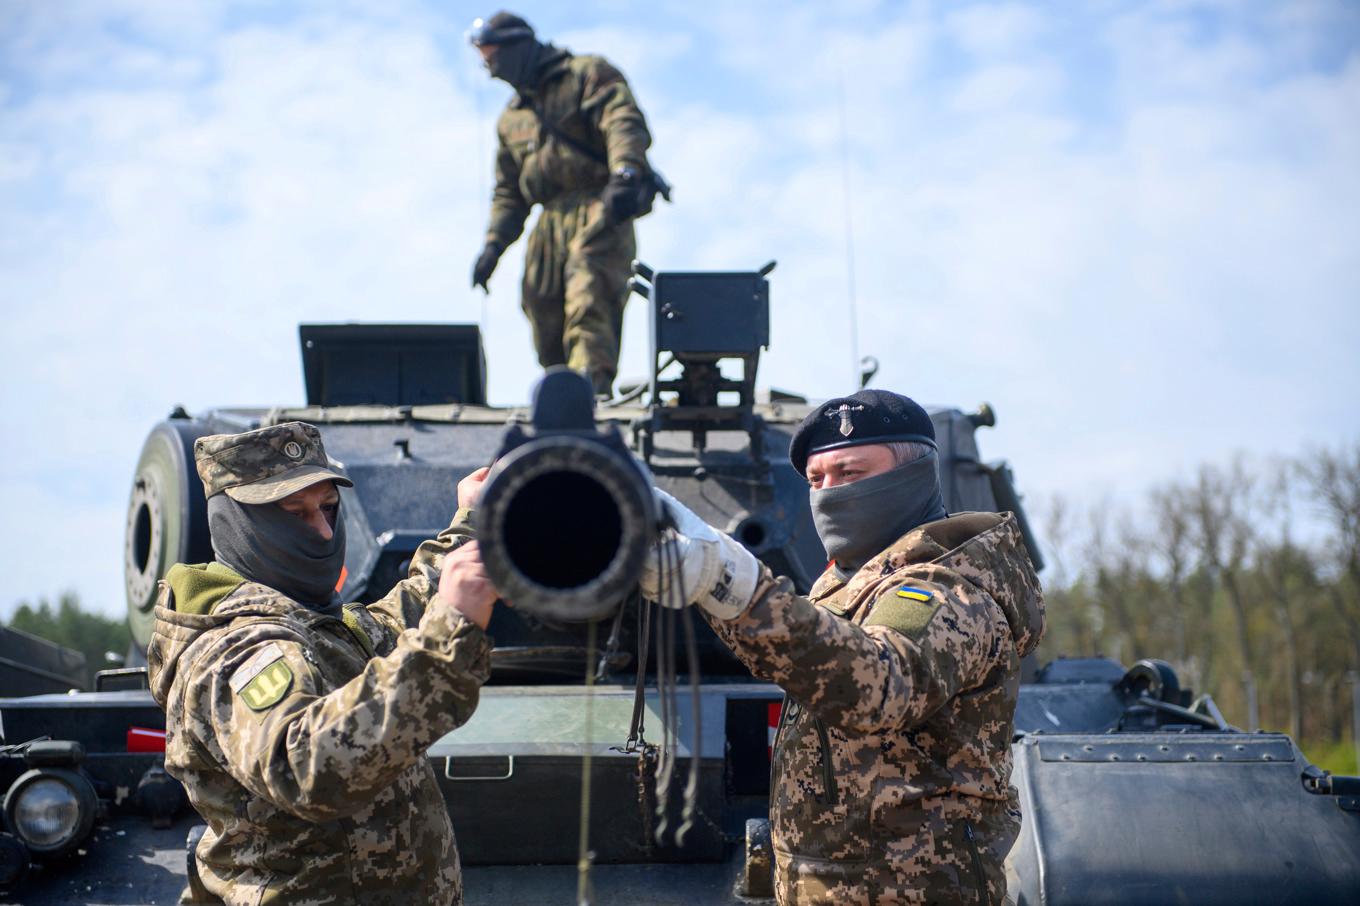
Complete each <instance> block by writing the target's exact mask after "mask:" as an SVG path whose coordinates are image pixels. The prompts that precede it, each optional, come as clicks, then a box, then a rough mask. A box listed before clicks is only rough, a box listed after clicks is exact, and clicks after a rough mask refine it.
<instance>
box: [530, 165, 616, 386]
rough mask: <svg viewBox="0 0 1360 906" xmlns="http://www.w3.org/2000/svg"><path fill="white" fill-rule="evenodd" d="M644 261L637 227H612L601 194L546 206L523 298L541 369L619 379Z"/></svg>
mask: <svg viewBox="0 0 1360 906" xmlns="http://www.w3.org/2000/svg"><path fill="white" fill-rule="evenodd" d="M636 257H637V243H636V241H635V240H634V238H633V224H632V222H631V221H630V222H627V223H620V224H610V223H608V222H606V221H605V218H604V208H603V205H602V204H601V203H600V201H599V199H598V197H596V195H595V194H589V193H579V192H576V193H571V194H568V195H563V196H558V198H556V199H554V200H552V201H550V202H548V203H547V204H546V205H545V206H544V208H543V213H542V214H540V215H539V218H538V223H537V224H535V226H534V230H533V232H532V233H530V234H529V243H528V248H527V249H526V250H525V253H524V282H523V285H522V287H521V295H520V299H521V303H520V304H521V306H522V307H523V309H524V314H525V315H526V316H528V318H529V325H530V326H531V327H532V328H533V334H534V350H535V351H536V352H537V353H538V363H539V364H540V365H542V366H543V367H544V368H548V367H550V366H552V365H562V364H566V365H570V366H571V367H572V368H574V369H575V370H577V371H580V372H583V373H585V374H604V375H606V376H608V377H609V378H611V379H612V378H613V377H614V376H615V373H616V372H617V370H618V360H619V343H620V338H621V336H622V333H623V307H624V303H625V302H626V301H627V299H628V277H629V275H630V274H631V273H632V270H631V268H632V261H633V259H634V258H636Z"/></svg>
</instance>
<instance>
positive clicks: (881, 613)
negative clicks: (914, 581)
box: [864, 585, 941, 639]
mask: <svg viewBox="0 0 1360 906" xmlns="http://www.w3.org/2000/svg"><path fill="white" fill-rule="evenodd" d="M940 603H941V599H940V598H938V597H937V596H936V595H935V593H934V592H932V591H927V590H926V589H924V588H917V587H916V586H915V585H902V586H900V587H898V588H896V589H894V590H893V593H892V594H884V595H882V596H881V597H880V598H879V599H878V600H877V601H875V602H874V603H873V606H872V607H871V608H870V610H869V616H868V618H867V619H866V620H865V621H864V625H865V626H887V627H889V628H891V629H896V630H897V631H898V632H900V633H902V634H903V635H906V636H907V637H909V638H913V639H920V638H921V636H922V635H923V634H924V633H925V631H926V627H927V626H929V625H930V621H931V618H933V617H934V616H935V611H937V610H939V609H940Z"/></svg>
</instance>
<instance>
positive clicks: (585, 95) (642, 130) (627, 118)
mask: <svg viewBox="0 0 1360 906" xmlns="http://www.w3.org/2000/svg"><path fill="white" fill-rule="evenodd" d="M548 51H549V53H551V54H555V56H552V57H550V58H549V60H550V61H549V62H548V64H547V65H546V67H545V70H544V74H543V78H542V81H541V82H540V83H539V88H538V90H537V91H536V92H534V93H533V95H532V96H530V97H526V96H524V95H521V94H516V95H515V96H514V97H513V98H512V99H511V100H510V103H509V104H508V105H507V106H506V108H505V110H504V112H502V113H501V118H500V121H499V122H498V123H497V124H496V135H497V137H498V139H499V145H498V147H497V151H496V188H495V190H494V191H493V193H492V196H491V226H490V227H489V228H488V230H487V236H486V239H487V242H490V243H495V244H496V245H497V247H499V248H500V249H502V250H503V249H505V248H507V247H508V246H509V245H510V244H511V243H512V242H514V241H515V240H516V239H518V238H519V235H520V233H522V232H523V231H524V221H525V218H527V217H528V216H529V209H530V208H531V207H532V206H533V205H535V204H547V203H549V202H551V201H553V200H554V199H556V198H558V197H559V196H567V195H569V194H570V193H579V192H583V191H584V192H588V193H591V194H592V195H594V194H598V193H599V190H600V189H602V188H604V185H605V183H606V182H608V181H609V174H610V173H612V172H614V171H615V170H617V169H618V168H619V167H625V166H626V167H632V168H633V169H634V170H637V171H638V172H639V173H641V172H644V171H645V169H646V167H647V148H648V146H649V145H651V143H652V137H651V134H650V133H649V132H648V131H647V122H646V120H645V119H644V118H643V116H642V111H641V110H639V109H638V105H637V101H635V100H634V99H633V92H632V91H630V90H629V88H628V83H627V82H625V81H624V79H623V74H622V73H621V72H619V71H618V70H617V69H615V68H614V66H613V65H612V64H611V63H610V62H609V61H608V60H606V59H604V58H603V57H588V56H587V57H577V56H573V55H572V54H570V53H568V52H566V51H564V50H558V49H556V48H551V47H550V48H549V49H548ZM534 105H537V107H538V110H539V111H541V112H542V113H543V116H544V118H545V119H546V120H547V121H548V122H550V123H552V124H553V126H554V127H555V128H556V129H557V130H558V131H559V132H561V133H563V134H565V135H568V136H570V137H571V138H572V139H574V140H575V141H577V142H579V143H580V144H582V145H584V146H586V147H587V148H591V149H594V150H596V151H598V153H599V155H600V156H601V157H603V158H604V159H605V160H606V161H608V164H607V165H606V164H603V163H600V162H599V161H596V160H592V159H591V158H589V157H587V156H586V155H585V154H582V153H581V152H580V151H578V150H576V149H575V148H572V147H571V146H570V145H568V144H567V143H566V142H563V141H562V140H561V139H559V138H557V137H556V136H554V135H552V134H551V133H550V132H549V131H548V130H547V129H545V128H544V127H543V124H542V122H540V121H539V118H538V114H536V113H535V112H534ZM571 197H576V196H574V195H573V196H571Z"/></svg>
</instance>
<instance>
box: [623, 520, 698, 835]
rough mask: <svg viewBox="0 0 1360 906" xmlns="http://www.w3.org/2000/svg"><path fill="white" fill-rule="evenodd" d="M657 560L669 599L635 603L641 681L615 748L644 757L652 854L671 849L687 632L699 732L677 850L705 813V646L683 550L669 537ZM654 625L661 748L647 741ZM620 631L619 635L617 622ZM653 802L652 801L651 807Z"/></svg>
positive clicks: (641, 774)
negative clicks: (691, 603)
mask: <svg viewBox="0 0 1360 906" xmlns="http://www.w3.org/2000/svg"><path fill="white" fill-rule="evenodd" d="M655 556H656V570H657V574H658V575H659V576H660V580H661V581H660V585H661V589H662V592H661V593H662V595H664V596H665V597H664V598H663V600H662V601H660V602H656V604H654V603H653V602H651V601H648V600H646V599H643V598H641V597H637V598H635V599H634V600H636V602H637V605H638V617H637V627H638V632H637V636H638V638H637V643H638V652H637V662H636V663H637V678H636V680H635V682H634V686H633V715H632V719H631V721H630V723H629V728H628V738H627V740H626V741H625V742H624V744H623V746H622V747H615V748H614V751H617V752H623V753H626V754H633V753H634V752H636V753H637V756H638V761H637V770H638V806H639V809H640V811H641V814H642V816H643V827H644V838H645V839H646V842H645V843H644V848H645V849H646V850H647V851H648V852H650V850H651V845H652V838H654V839H655V841H656V843H658V844H661V845H665V844H666V842H667V839H666V838H667V835H668V830H669V824H670V820H669V813H670V809H669V805H670V798H671V796H670V790H671V783H672V781H673V780H674V776H675V767H676V756H677V753H678V751H679V748H680V745H679V744H680V702H679V686H680V683H679V676H678V673H677V664H676V660H677V652H676V649H677V647H678V645H679V643H680V641H681V638H682V636H681V633H682V632H683V640H684V645H685V652H686V667H687V672H688V674H689V687H690V688H689V694H690V722H691V725H692V728H693V729H692V732H691V735H690V746H689V758H690V763H689V770H688V773H687V777H686V782H685V788H684V792H683V794H682V797H681V798H682V804H681V810H680V821H679V825H678V826H677V828H676V830H675V832H674V836H673V838H672V840H671V842H672V843H673V845H675V846H682V845H684V838H685V835H686V834H687V833H688V832H689V830H690V828H692V827H693V826H694V819H695V817H696V815H698V814H699V812H698V808H697V803H698V792H699V773H700V767H701V765H700V760H699V756H700V752H699V748H700V739H701V737H702V726H703V724H702V702H701V698H700V694H699V691H700V675H699V646H698V639H697V636H696V635H695V630H694V623H693V617H692V616H691V614H690V613H689V608H688V607H687V606H686V605H685V602H686V601H687V600H688V597H689V593H688V589H686V588H685V579H684V572H683V571H682V569H681V562H680V550H679V545H678V544H677V543H676V541H675V539H674V538H673V537H671V538H665V539H663V540H662V541H661V543H659V544H658V545H657V546H656V548H655ZM654 606H657V607H659V608H660V612H659V613H657V614H656V616H655V619H653V614H654V611H653V607H654ZM653 623H655V646H656V686H657V704H658V711H659V712H660V714H659V717H660V722H661V743H660V745H657V744H653V743H649V742H647V741H646V739H645V735H644V734H645V729H646V727H645V715H646V711H647V708H646V675H647V665H648V660H649V647H650V643H651V642H652V635H653V625H652V624H653ZM677 623H678V624H679V625H677ZM615 628H616V630H617V620H616V624H615ZM649 777H652V778H654V783H652V784H650V785H649V784H648V782H647V781H648V778H649ZM649 799H650V800H652V802H650V803H649V801H648V800H649ZM649 815H651V816H654V817H655V820H656V827H655V829H654V830H653V831H652V832H651V833H647V832H646V825H647V824H648V823H649V820H650V818H649ZM710 823H711V822H710Z"/></svg>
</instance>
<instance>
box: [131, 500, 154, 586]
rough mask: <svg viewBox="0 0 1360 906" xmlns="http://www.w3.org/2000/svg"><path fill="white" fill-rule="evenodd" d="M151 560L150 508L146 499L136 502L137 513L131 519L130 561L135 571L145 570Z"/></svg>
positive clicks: (142, 571) (141, 571)
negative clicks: (135, 568)
mask: <svg viewBox="0 0 1360 906" xmlns="http://www.w3.org/2000/svg"><path fill="white" fill-rule="evenodd" d="M150 562H151V508H150V507H148V506H147V505H146V501H144V500H143V501H140V502H139V503H138V504H137V514H136V515H135V516H134V517H133V519H132V563H133V565H134V566H136V567H137V572H139V573H144V572H146V568H147V565H148V564H150Z"/></svg>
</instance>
